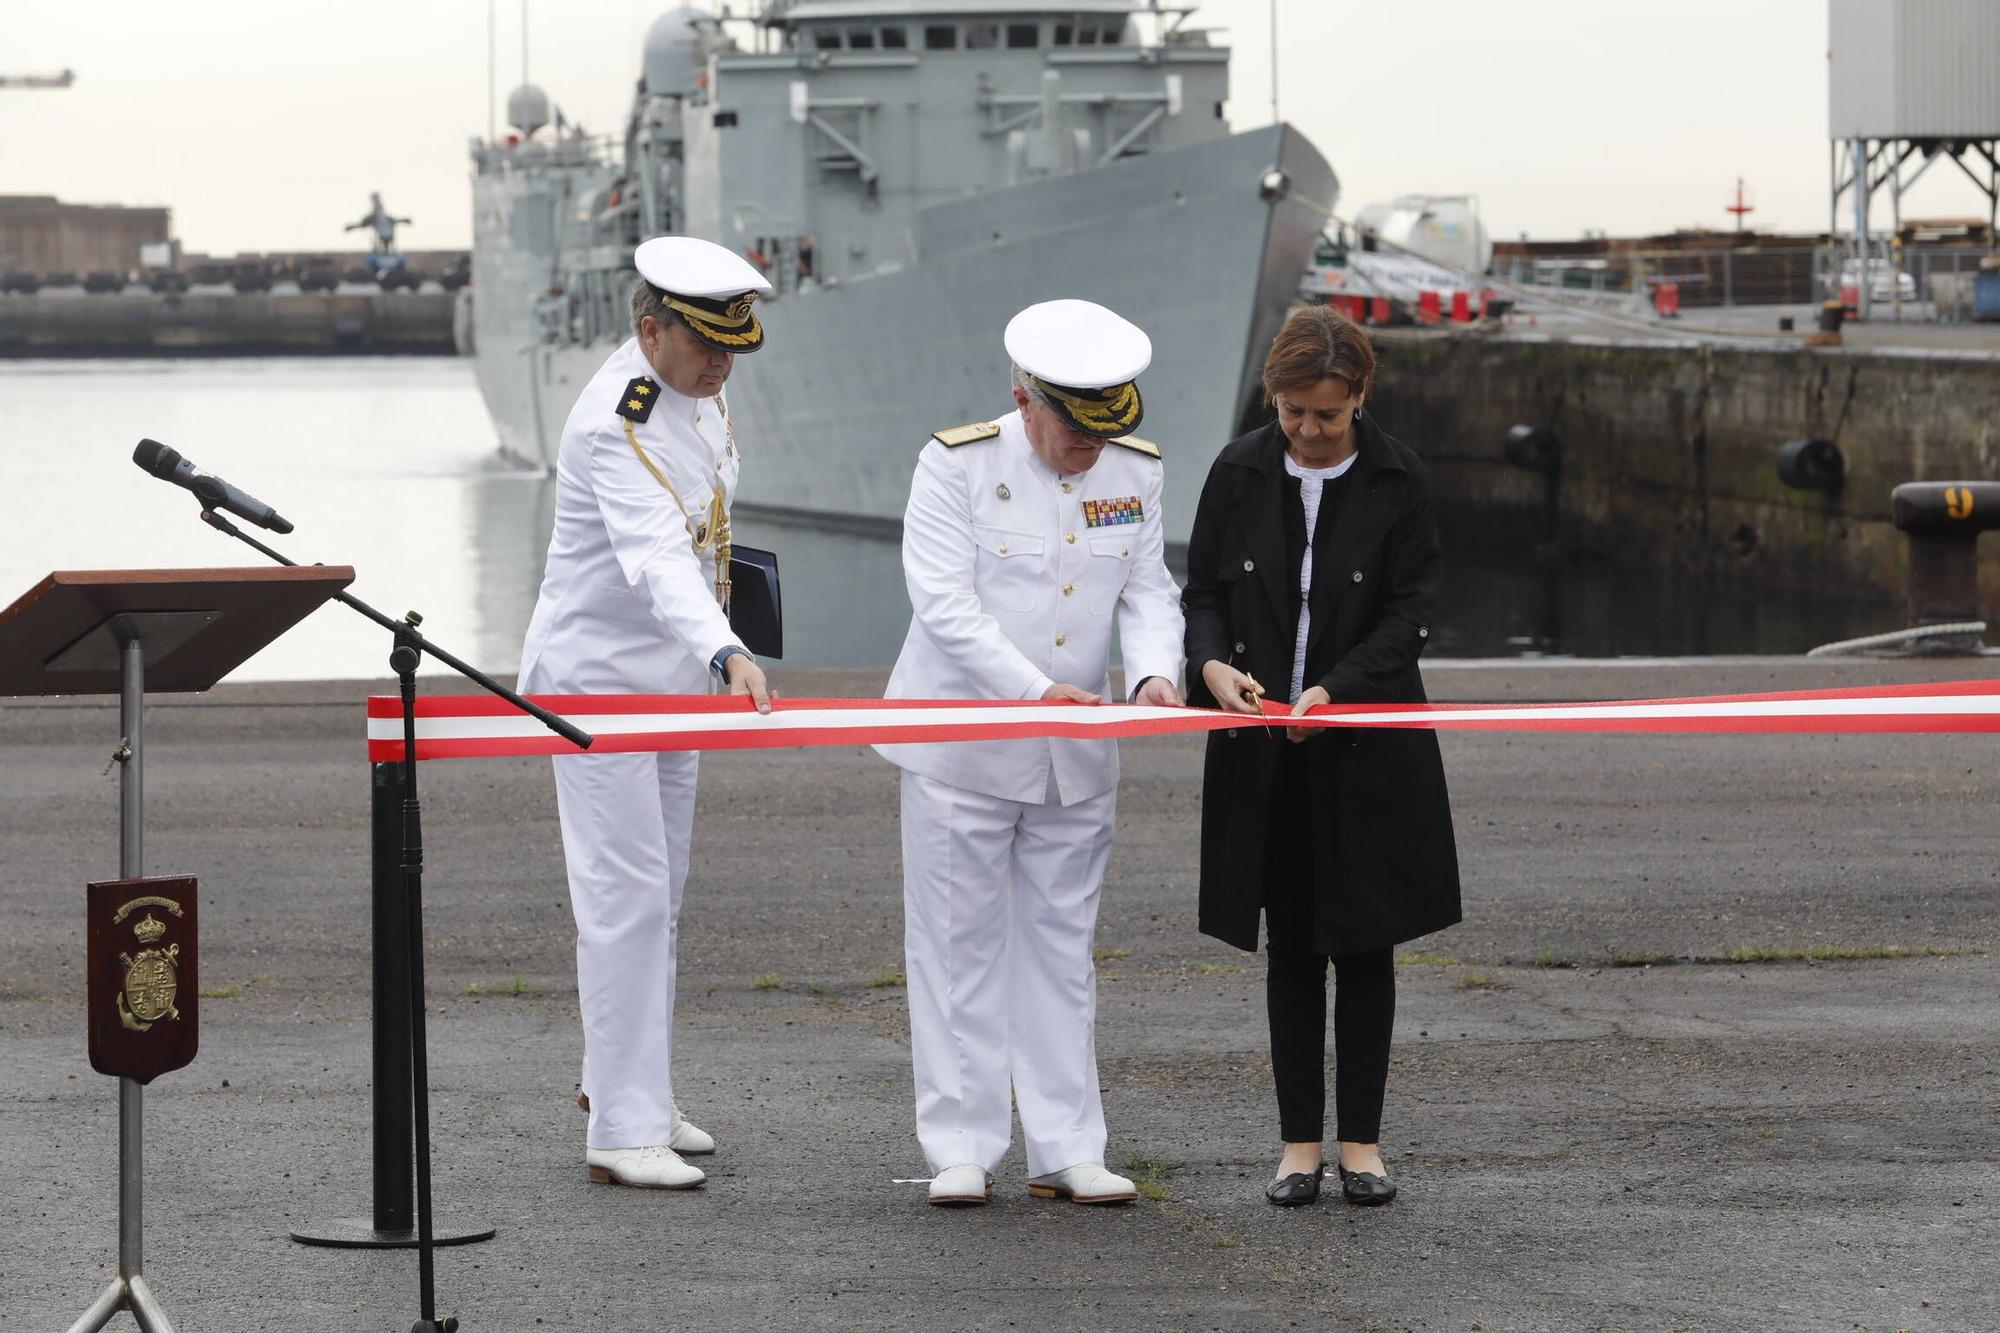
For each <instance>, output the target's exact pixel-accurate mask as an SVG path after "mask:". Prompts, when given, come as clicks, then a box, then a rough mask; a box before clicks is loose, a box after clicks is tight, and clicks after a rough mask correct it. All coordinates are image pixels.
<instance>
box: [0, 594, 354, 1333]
mask: <svg viewBox="0 0 2000 1333" xmlns="http://www.w3.org/2000/svg"><path fill="white" fill-rule="evenodd" d="M353 581H354V571H353V570H352V569H350V568H347V567H346V566H333V565H314V566H307V567H303V568H301V567H291V568H278V569H270V568H257V569H140V570H59V571H57V572H56V573H54V574H51V575H49V576H48V577H47V578H45V579H43V580H42V581H41V582H40V583H38V584H36V585H35V587H34V588H33V589H31V590H30V591H29V592H28V594H27V595H26V596H24V597H22V598H21V599H20V600H19V601H17V602H15V603H14V604H13V605H12V606H10V607H8V608H7V609H6V610H4V611H0V696H20V695H44V694H116V695H117V696H118V701H119V702H118V730H119V740H118V747H117V749H116V750H115V751H114V753H113V757H114V758H115V759H116V760H117V762H118V764H119V765H120V771H119V778H118V874H119V877H120V884H121V885H122V886H123V888H124V891H123V892H113V891H110V890H111V886H109V885H99V886H97V887H96V890H95V892H94V895H93V897H94V898H102V899H103V900H104V901H105V903H106V910H108V911H112V912H115V911H116V910H117V909H118V908H119V907H122V906H124V905H125V903H126V902H129V901H131V900H132V899H133V897H134V894H135V893H136V894H138V895H139V900H140V901H145V900H146V894H147V890H148V888H160V887H165V886H166V885H168V884H173V885H176V886H185V887H184V888H179V887H177V888H175V890H174V891H175V893H177V894H179V895H180V896H178V897H175V898H173V899H172V902H173V904H174V907H175V908H176V909H178V912H179V915H178V916H177V915H176V912H174V911H166V909H164V908H162V909H161V910H162V912H164V919H160V918H155V919H154V922H153V924H152V925H146V924H145V921H146V918H143V917H141V918H137V919H136V920H137V922H138V925H139V926H142V927H143V930H140V932H139V934H138V935H137V938H138V939H139V940H140V941H141V942H150V943H156V944H159V945H162V946H165V947H166V948H178V947H182V946H184V947H185V948H186V949H187V956H188V958H189V960H190V962H191V961H192V957H193V950H194V945H195V935H194V922H193V912H192V896H193V883H192V881H189V880H175V881H157V882H155V883H154V884H153V885H151V886H148V885H147V884H146V883H145V882H144V881H143V880H142V877H143V876H144V875H145V873H146V870H145V851H144V841H143V834H144V829H143V814H144V809H145V807H144V803H143V797H144V791H143V783H142V776H143V774H144V772H145V769H144V747H143V744H142V741H143V734H144V725H143V724H144V716H143V715H144V705H145V696H146V692H147V691H149V690H150V691H152V692H153V693H156V694H161V693H175V692H183V691H197V690H205V689H207V688H209V687H210V686H211V685H214V684H215V683H216V682H217V681H219V680H221V679H222V678H223V677H224V676H226V675H228V674H229V673H230V672H231V671H234V670H235V669H236V668H237V667H239V666H241V665H242V664H243V662H244V660H245V659H246V658H248V657H249V656H250V655H251V654H253V653H255V652H257V651H258V650H259V649H261V648H263V647H264V645H266V644H268V643H270V642H271V641H272V640H273V639H276V638H277V637H278V636H279V635H281V634H283V633H285V632H286V631H287V630H289V629H291V627H292V626H294V625H296V624H298V623H299V621H301V620H303V619H305V618H306V616H307V615H308V614H310V613H311V612H312V610H313V608H315V607H317V606H318V605H319V604H320V603H322V602H324V601H326V600H327V599H328V598H330V597H332V596H333V595H334V594H335V593H337V592H339V591H340V590H341V589H343V588H345V587H346V586H347V585H348V584H350V583H352V582H353ZM151 896H152V898H154V899H156V900H158V901H160V902H165V901H168V900H167V898H166V897H165V896H164V895H160V894H157V893H154V894H152V895H151ZM114 899H115V901H114ZM183 904H185V905H183ZM121 924H126V923H121ZM176 927H178V928H179V929H180V930H182V931H183V932H184V934H185V938H184V939H181V938H175V937H171V936H170V934H169V932H170V931H172V930H173V929H175V928H176ZM127 928H128V929H136V927H132V926H129V925H128V926H127ZM172 958H173V960H174V961H173V963H171V964H170V963H169V962H168V961H165V960H164V959H163V958H155V959H153V960H150V962H151V969H150V971H149V972H147V973H146V974H145V975H142V976H141V977H140V978H139V979H138V980H137V981H134V980H132V979H131V969H130V968H128V969H126V973H125V975H126V978H127V980H126V983H125V985H124V986H123V988H122V989H117V990H116V991H115V993H114V992H111V991H106V992H105V993H104V994H100V993H99V991H100V990H102V989H103V988H102V987H99V986H96V985H93V987H92V993H91V996H90V1004H91V1005H92V1006H93V1014H94V1015H95V1009H96V1007H97V1006H100V1005H104V1004H113V1005H116V1004H118V1003H120V1002H128V1003H127V1005H126V1007H127V1008H128V1009H129V1008H130V1007H131V1006H130V1004H129V1000H130V998H131V997H135V996H136V997H139V1008H140V1012H139V1015H138V1018H137V1019H136V1020H135V1022H139V1023H144V1024H145V1027H143V1028H136V1029H126V1030H125V1035H124V1036H123V1037H122V1038H121V1039H119V1041H117V1042H116V1043H115V1045H116V1046H117V1048H118V1049H117V1050H116V1052H115V1053H109V1054H103V1055H102V1056H101V1057H100V1051H101V1050H102V1051H104V1052H111V1051H112V1046H113V1045H114V1043H105V1044H104V1045H103V1046H102V1047H100V1045H99V1043H98V1042H97V1041H95V1040H94V1041H93V1048H92V1052H91V1054H92V1060H93V1063H97V1064H100V1065H101V1066H103V1067H105V1068H107V1069H110V1070H113V1071H116V1072H118V1074H119V1079H118V1278H117V1280H116V1281H114V1282H113V1283H112V1284H111V1285H110V1286H109V1287H107V1288H105V1290H104V1293H103V1294H102V1295H100V1296H99V1297H98V1298H97V1300H96V1301H95V1302H94V1303H93V1304H92V1305H91V1307H90V1308H89V1309H88V1310H86V1311H84V1313H83V1315H82V1316H81V1317H80V1318H79V1319H78V1320H77V1321H76V1323H75V1324H73V1325H72V1326H71V1328H70V1333H93V1331H94V1330H96V1329H101V1328H103V1327H104V1326H105V1325H106V1324H107V1323H109V1322H110V1321H111V1319H112V1317H113V1316H114V1315H116V1314H117V1313H118V1312H119V1311H120V1310H130V1311H131V1312H132V1317H133V1318H134V1319H135V1320H137V1321H138V1324H139V1327H140V1329H142V1330H144V1333H173V1324H172V1323H171V1322H170V1321H169V1320H168V1319H167V1316H166V1313H165V1312H164V1311H163V1310H161V1308H160V1304H159V1300H158V1298H157V1297H156V1296H154V1294H153V1290H152V1288H151V1287H150V1286H148V1285H147V1283H146V1278H145V1271H144V1264H143V1262H142V1259H143V1254H144V1245H143V1241H144V1231H143V1204H144V1199H145V1192H144V1178H145V1177H144V1170H143V1166H144V1153H143V1148H144V1143H145V1134H144V1119H143V1114H142V1112H143V1100H142V1093H143V1088H144V1085H145V1081H146V1080H149V1079H151V1078H152V1077H153V1075H154V1074H156V1073H160V1072H164V1071H166V1070H169V1069H174V1068H178V1067H179V1065H181V1064H185V1063H186V1062H187V1060H188V1059H192V1058H193V1051H194V1047H193V1042H194V1039H195V1031H194V1025H193V1022H192V1011H190V1013H189V1015H188V1016H187V1018H186V1020H185V1021H183V1020H181V1019H175V1020H171V1021H157V1020H163V1019H165V1018H166V1015H167V1013H168V1011H169V1010H171V1009H174V1008H175V1007H176V1006H175V1005H174V1003H173V1000H174V997H175V994H176V991H175V986H176V985H177V983H178V981H180V980H183V979H184V980H186V981H188V982H189V983H192V982H193V981H194V980H195V978H194V976H193V975H192V971H191V969H190V972H189V974H188V975H186V976H185V977H184V978H183V977H181V976H177V975H176V969H177V966H178V961H179V959H180V955H179V954H178V953H175V954H173V955H172ZM141 961H142V962H145V961H148V960H144V959H142V960H141ZM111 1021H114V1022H120V1026H121V1028H124V1024H123V1023H122V1021H120V1020H118V1019H115V1018H114V1019H112V1020H111ZM155 1033H157V1034H159V1037H158V1040H159V1041H160V1042H161V1043H162V1044H163V1048H162V1049H151V1048H149V1046H148V1044H147V1043H146V1042H145V1041H144V1040H143V1038H146V1037H150V1036H152V1035H153V1034H155ZM167 1043H173V1044H174V1045H172V1046H170V1047H169V1046H166V1045H165V1044H167Z"/></svg>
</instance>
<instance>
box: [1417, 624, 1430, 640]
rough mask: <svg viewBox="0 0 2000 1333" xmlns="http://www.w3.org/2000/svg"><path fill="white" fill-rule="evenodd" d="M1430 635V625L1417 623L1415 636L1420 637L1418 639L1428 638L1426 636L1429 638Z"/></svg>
mask: <svg viewBox="0 0 2000 1333" xmlns="http://www.w3.org/2000/svg"><path fill="white" fill-rule="evenodd" d="M1430 636H1431V627H1430V626H1429V625H1419V626H1417V637H1418V638H1420V639H1428V638H1429V637H1430Z"/></svg>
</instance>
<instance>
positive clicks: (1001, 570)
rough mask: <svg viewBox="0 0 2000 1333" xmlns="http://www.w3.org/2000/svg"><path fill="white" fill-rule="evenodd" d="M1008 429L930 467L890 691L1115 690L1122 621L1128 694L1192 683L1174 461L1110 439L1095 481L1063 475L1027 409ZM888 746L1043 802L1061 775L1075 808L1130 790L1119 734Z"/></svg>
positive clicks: (980, 784)
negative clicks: (1039, 446) (1169, 466)
mask: <svg viewBox="0 0 2000 1333" xmlns="http://www.w3.org/2000/svg"><path fill="white" fill-rule="evenodd" d="M997 424H998V425H999V428H1000V430H999V434H998V435H995V436H993V437H991V438H988V439H984V440H977V441H974V442H972V443H968V444H961V445H958V446H956V447H950V446H947V445H945V444H943V443H941V442H940V441H938V440H937V439H932V440H931V442H930V443H929V444H927V445H925V446H924V450H923V453H922V454H920V455H919V456H918V458H917V472H916V478H915V480H914V481H913V482H912V483H911V485H910V504H909V508H908V510H907V511H906V513H905V514H904V516H903V576H904V579H905V580H906V581H907V583H908V585H909V591H910V606H911V609H912V611H913V612H914V614H913V615H912V617H911V620H910V632H909V635H908V636H907V637H906V638H905V639H904V641H903V651H902V655H901V656H900V657H898V658H897V659H896V669H895V671H894V672H893V673H892V674H891V675H890V677H889V690H888V697H889V698H892V699H1039V698H1040V697H1041V696H1042V692H1043V691H1044V690H1046V689H1048V687H1049V685H1050V684H1051V683H1052V682H1055V681H1062V682H1064V683H1066V684H1070V685H1076V686H1080V687H1082V688H1083V689H1086V690H1093V691H1096V692H1098V693H1099V694H1105V692H1106V691H1107V690H1108V689H1109V684H1110V682H1109V675H1110V665H1111V662H1110V659H1111V630H1112V626H1113V625H1114V624H1116V626H1117V628H1118V636H1119V642H1120V644H1121V645H1122V647H1123V655H1124V659H1125V679H1126V681H1127V682H1128V687H1136V686H1137V685H1138V683H1139V682H1140V681H1141V680H1144V679H1145V678H1146V677H1148V676H1161V677H1164V678H1165V679H1166V680H1168V681H1170V682H1175V683H1178V681H1179V679H1180V671H1181V653H1182V646H1181V633H1182V624H1181V604H1180V589H1179V588H1178V587H1176V586H1175V584H1174V580H1173V576H1172V575H1170V574H1169V573H1168V572H1167V564H1166V545H1165V537H1164V535H1163V534H1164V532H1165V525H1164V520H1163V518H1162V515H1161V513H1160V492H1161V482H1162V476H1163V473H1162V470H1161V466H1160V461H1159V459H1158V458H1155V457H1152V456H1151V455H1149V454H1147V453H1144V452H1141V451H1139V450H1137V449H1133V448H1128V447H1125V446H1122V445H1117V444H1109V445H1107V446H1106V447H1105V449H1104V451H1103V452H1102V453H1101V454H1100V455H1099V456H1098V459H1097V463H1096V465H1095V466H1093V467H1092V468H1091V469H1090V471H1088V472H1085V473H1082V474H1081V475H1079V476H1074V477H1068V478H1063V477H1058V476H1057V475H1056V473H1055V471H1054V470H1053V469H1052V468H1050V467H1049V466H1048V465H1047V464H1045V463H1043V462H1042V461H1041V459H1039V458H1038V457H1036V455H1035V452H1034V450H1033V449H1032V448H1031V447H1030V446H1029V444H1028V436H1027V431H1026V429H1025V428H1024V427H1023V426H1022V423H1021V414H1020V413H1019V412H1011V413H1009V414H1008V415H1006V416H1004V417H1001V418H1000V419H999V421H998V423H997ZM1107 697H1108V695H1107ZM878 748H879V749H880V752H881V754H882V755H883V757H884V758H887V759H889V760H891V761H892V762H894V763H896V764H897V765H899V766H901V767H902V768H905V769H907V770H909V771H910V772H912V773H918V774H921V775H923V776H924V777H927V778H932V779H934V780H936V781H938V782H944V783H949V784H950V785H952V786H954V787H958V788H960V789H962V790H965V791H972V792H978V793H980V794H982V795H986V796H994V797H999V798H1001V799H1003V800H1010V801H1021V802H1024V803H1028V804H1042V803H1044V802H1045V801H1047V800H1048V799H1049V793H1050V788H1051V779H1052V778H1053V785H1054V790H1055V796H1056V800H1057V801H1058V803H1060V804H1062V805H1071V804H1074V803H1075V802H1077V801H1082V800H1088V799H1089V798H1090V797H1092V796H1097V795H1101V794H1102V793H1104V792H1107V791H1110V790H1112V789H1113V788H1114V787H1116V786H1117V785H1118V745H1117V742H1115V741H1109V740H1104V741H1083V740H1018V741H981V742H977V743H971V744H966V743H958V744H947V745H885V746H881V747H878Z"/></svg>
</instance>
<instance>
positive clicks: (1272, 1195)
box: [1264, 1166, 1326, 1208]
mask: <svg viewBox="0 0 2000 1333" xmlns="http://www.w3.org/2000/svg"><path fill="white" fill-rule="evenodd" d="M1324 1170H1326V1167H1324V1166H1321V1167H1320V1168H1319V1170H1317V1171H1294V1172H1292V1174H1290V1175H1289V1176H1286V1177H1285V1178H1284V1179H1282V1180H1274V1181H1272V1182H1271V1183H1270V1184H1268V1185H1266V1186H1265V1187H1264V1197H1265V1198H1267V1199H1269V1200H1270V1201H1271V1202H1272V1203H1275V1204H1277V1205H1278V1207H1280V1208H1298V1207H1302V1206H1303V1205H1305V1204H1309V1203H1318V1202H1319V1177H1320V1172H1321V1171H1324Z"/></svg>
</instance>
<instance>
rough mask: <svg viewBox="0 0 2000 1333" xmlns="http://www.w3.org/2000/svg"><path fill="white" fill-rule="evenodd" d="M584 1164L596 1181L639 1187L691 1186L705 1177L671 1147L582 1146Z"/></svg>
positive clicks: (680, 1188) (662, 1188) (668, 1188)
mask: <svg viewBox="0 0 2000 1333" xmlns="http://www.w3.org/2000/svg"><path fill="white" fill-rule="evenodd" d="M583 1163H584V1168H585V1169H586V1170H588V1171H589V1172H590V1178H591V1179H592V1180H594V1181H596V1182H597V1183H598V1184H600V1185H632V1186H636V1187H637V1188H639V1189H651V1190H691V1189H693V1188H694V1187H695V1186H697V1185H699V1184H701V1183H702V1182H703V1181H705V1180H707V1179H708V1176H707V1175H706V1174H705V1173H704V1172H703V1171H702V1169H701V1168H700V1167H698V1166H689V1165H688V1164H687V1163H686V1162H683V1161H682V1160H681V1155H680V1154H679V1153H677V1152H675V1151H674V1150H673V1149H672V1148H668V1147H665V1146H663V1145H662V1146H655V1147H650V1148H586V1149H585V1150H584V1153H583Z"/></svg>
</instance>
